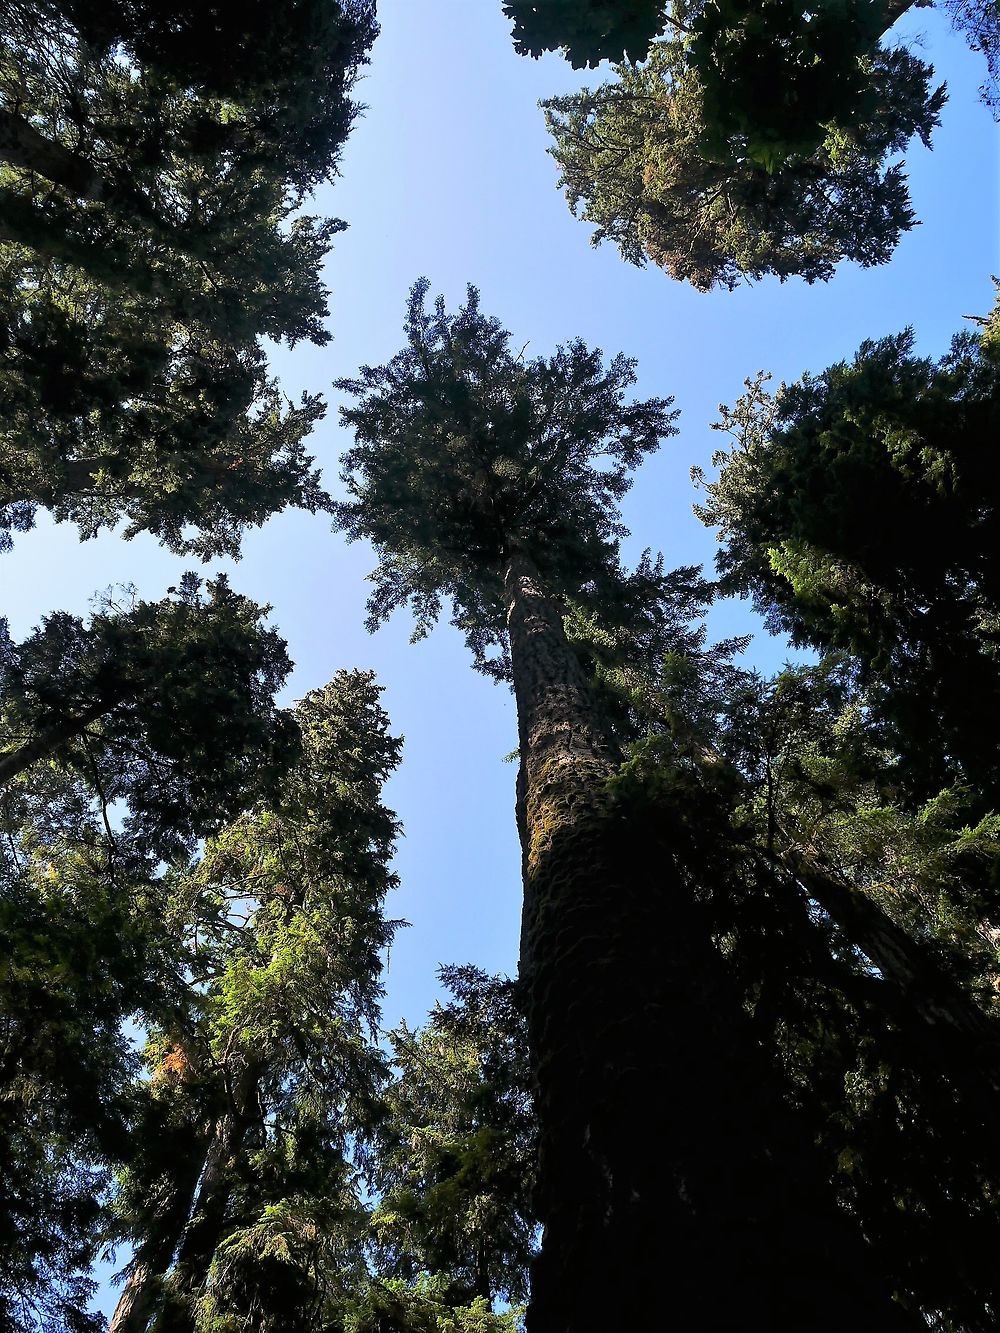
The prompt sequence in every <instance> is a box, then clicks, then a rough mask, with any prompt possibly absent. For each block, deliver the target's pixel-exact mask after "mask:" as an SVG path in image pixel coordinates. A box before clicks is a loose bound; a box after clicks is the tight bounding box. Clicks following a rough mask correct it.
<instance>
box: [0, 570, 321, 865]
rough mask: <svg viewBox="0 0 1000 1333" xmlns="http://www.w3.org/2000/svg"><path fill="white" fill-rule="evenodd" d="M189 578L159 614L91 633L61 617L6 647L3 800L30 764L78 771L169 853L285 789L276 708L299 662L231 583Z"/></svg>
mask: <svg viewBox="0 0 1000 1333" xmlns="http://www.w3.org/2000/svg"><path fill="white" fill-rule="evenodd" d="M200 583H201V581H200V579H198V578H197V577H196V576H194V575H185V576H184V578H183V580H182V581H181V583H180V585H179V590H178V591H177V592H176V594H175V595H174V596H172V597H167V598H165V599H164V600H163V601H162V602H133V603H132V604H131V605H129V604H128V601H129V597H128V594H127V593H126V602H125V604H124V605H117V606H116V605H114V604H113V603H108V604H107V605H106V606H105V607H104V608H103V609H102V610H99V611H98V612H97V613H96V614H95V615H93V616H92V617H91V619H90V621H89V623H87V624H85V623H84V622H83V621H82V620H81V619H80V618H79V617H78V616H71V615H67V614H66V613H65V612H57V613H56V614H54V615H51V616H48V617H46V618H45V620H44V621H43V624H42V626H41V628H40V629H37V630H35V631H34V632H33V633H32V634H31V635H29V636H28V638H27V639H26V640H25V641H24V642H23V643H21V644H14V643H12V642H11V640H10V638H9V636H7V634H6V628H5V627H4V638H3V640H2V643H0V648H2V656H0V719H2V728H3V739H4V752H3V753H2V754H0V788H2V787H5V786H9V784H10V783H11V782H12V781H14V780H15V779H16V778H17V776H18V775H19V774H22V773H25V772H26V771H27V770H30V769H31V767H32V766H33V765H37V764H42V763H49V764H57V765H60V766H63V767H65V768H67V769H70V770H72V771H75V772H76V773H78V774H79V775H81V777H82V778H83V780H84V782H86V783H88V784H90V785H91V786H92V787H93V789H94V790H95V791H96V792H97V794H98V795H99V797H100V800H101V803H102V806H103V808H104V809H105V811H107V809H108V807H109V806H110V805H111V803H112V802H114V801H118V800H122V801H124V802H125V803H126V804H127V806H128V809H129V812H130V813H129V816H128V827H129V830H130V832H131V833H132V834H133V835H139V834H141V835H142V836H144V837H145V838H146V839H147V840H149V841H150V843H151V844H152V845H155V846H157V847H159V848H160V849H161V850H164V851H165V850H167V849H168V848H170V847H171V846H172V845H175V844H176V842H177V840H178V839H179V840H180V841H181V843H182V844H183V842H184V841H186V840H188V839H191V838H197V837H199V836H202V835H203V834H204V832H205V830H206V829H207V828H209V827H211V826H212V825H213V823H215V824H218V823H219V822H221V821H222V820H224V819H225V818H226V817H227V816H231V815H233V814H234V813H236V812H238V811H239V810H240V809H241V808H242V806H243V804H244V803H245V801H246V799H247V795H248V793H250V794H251V795H252V794H254V793H257V792H260V791H262V790H264V791H266V790H268V789H269V788H272V789H273V788H274V787H275V786H276V785H277V784H278V782H279V780H280V779H281V778H282V776H283V775H284V772H285V770H286V769H287V767H288V764H289V762H290V761H291V759H292V758H293V756H294V754H295V747H296V743H297V729H296V727H295V725H294V723H293V722H292V721H291V719H290V718H289V717H288V715H287V714H286V713H284V712H281V711H279V710H277V709H276V708H275V705H274V695H275V692H276V691H277V690H278V688H279V687H280V685H281V684H282V682H283V681H284V679H285V677H286V676H287V674H288V672H289V670H290V669H291V663H290V662H289V660H288V656H287V653H286V651H285V644H284V641H283V640H282V639H281V638H280V637H279V635H278V634H277V632H276V631H275V630H273V629H266V628H264V627H263V625H262V623H261V622H262V621H263V619H264V616H265V615H266V611H265V610H264V609H263V608H261V607H259V606H258V605H257V604H256V603H254V602H252V601H250V600H249V599H248V598H246V597H243V596H241V595H239V594H237V593H234V592H233V591H232V590H231V589H230V588H229V586H228V584H227V582H226V580H225V577H224V576H220V577H219V578H218V579H216V580H215V581H214V582H212V583H210V584H209V585H208V589H207V592H208V595H207V597H204V596H203V595H202V593H201V592H200Z"/></svg>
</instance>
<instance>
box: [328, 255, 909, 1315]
mask: <svg viewBox="0 0 1000 1333" xmlns="http://www.w3.org/2000/svg"><path fill="white" fill-rule="evenodd" d="M426 290H427V284H426V282H424V281H422V282H419V283H418V284H417V285H416V286H415V288H414V290H413V292H412V294H411V298H410V304H409V311H408V318H407V324H406V332H407V338H408V346H407V347H406V348H405V349H404V350H403V351H401V352H400V353H398V354H397V356H396V357H395V358H393V360H392V361H390V362H389V363H388V364H387V365H385V366H381V367H374V368H372V367H366V368H364V369H363V370H362V371H361V373H360V375H359V377H358V378H357V379H356V380H350V381H344V382H342V383H341V384H340V386H339V387H340V388H342V389H346V390H348V391H350V392H353V393H354V394H356V395H357V397H358V399H359V401H358V403H357V405H356V406H351V407H347V408H345V409H344V410H343V417H344V420H345V422H346V423H347V424H348V425H350V426H352V427H353V428H354V431H355V436H356V441H357V442H356V444H355V446H354V448H353V449H351V450H350V451H349V452H348V453H347V454H346V456H345V460H344V480H345V483H346V485H347V487H348V495H349V498H348V499H347V500H345V501H344V502H342V503H341V504H340V505H339V506H338V509H337V516H338V521H339V523H340V525H341V527H342V528H343V529H344V530H346V531H347V533H348V535H349V536H351V537H354V538H357V537H362V536H363V537H367V538H369V539H371V540H372V541H373V542H374V544H375V546H376V549H377V550H378V553H379V556H380V560H381V563H380V565H379V568H378V569H377V571H376V573H375V574H374V576H373V578H374V582H375V591H374V593H373V595H372V599H371V602H370V612H371V623H372V625H376V624H377V623H378V622H379V621H380V620H382V619H383V618H384V617H385V616H386V615H388V614H389V613H390V612H391V611H392V610H393V609H394V608H396V607H398V606H402V605H404V604H406V603H410V604H412V605H413V607H414V608H415V611H416V614H417V618H418V619H417V633H418V634H420V633H422V632H426V630H427V629H428V628H429V626H430V624H431V623H432V622H433V620H434V619H435V617H436V616H437V615H438V613H439V612H440V610H441V609H442V604H443V601H444V599H445V598H448V599H449V600H450V601H451V604H452V607H453V621H454V623H455V624H456V625H457V626H459V627H460V628H461V629H462V630H463V631H464V632H465V634H466V637H467V640H468V642H469V644H470V647H471V648H472V650H473V653H474V656H475V658H476V661H477V663H478V664H480V665H481V666H483V667H485V668H486V669H487V670H489V671H491V672H493V673H494V674H503V673H504V667H505V663H506V661H508V660H509V671H510V676H511V678H512V681H513V686H514V693H515V697H516V700H517V707H518V728H519V737H520V754H521V776H520V780H519V796H518V816H519V827H520V831H521V837H522V848H523V868H524V888H525V904H524V916H523V926H522V946H521V981H522V984H523V986H524V994H525V1007H526V1013H527V1021H528V1031H529V1041H530V1046H531V1052H532V1066H533V1076H534V1079H535V1087H536V1095H537V1107H538V1117H539V1188H538V1195H537V1202H538V1214H539V1218H540V1221H541V1222H542V1223H543V1225H544V1227H545V1234H544V1240H543V1244H542V1249H541V1254H540V1257H539V1260H538V1262H537V1263H536V1265H535V1269H534V1273H533V1282H532V1294H531V1303H530V1305H529V1309H528V1327H529V1329H531V1330H532V1333H538V1331H541V1330H556V1329H558V1330H565V1329H570V1328H572V1329H573V1330H575V1331H579V1330H587V1329H595V1330H596V1329H598V1328H601V1329H604V1328H606V1327H608V1326H609V1324H615V1323H620V1322H622V1321H623V1320H624V1321H625V1322H630V1321H632V1320H633V1319H634V1320H639V1319H648V1317H649V1311H650V1310H651V1309H655V1308H657V1307H658V1303H659V1300H660V1298H661V1297H662V1293H663V1286H664V1281H665V1280H666V1281H667V1282H668V1285H669V1290H670V1300H671V1308H672V1313H673V1315H674V1316H675V1317H676V1318H677V1319H678V1321H679V1322H685V1321H687V1322H693V1323H694V1324H699V1323H701V1324H704V1323H706V1322H711V1323H712V1325H713V1326H714V1327H717V1328H733V1329H735V1328H741V1329H747V1328H751V1327H760V1328H761V1329H763V1328H769V1329H773V1328H774V1327H775V1326H776V1324H781V1323H789V1322H792V1323H794V1322H796V1321H797V1322H798V1323H799V1325H800V1326H808V1327H810V1328H813V1329H820V1328H825V1327H829V1328H831V1329H833V1328H841V1327H842V1326H843V1324H844V1322H845V1320H847V1319H848V1318H850V1320H851V1321H852V1322H853V1323H854V1324H855V1325H857V1326H861V1327H867V1328H872V1329H875V1328H879V1329H886V1328H889V1327H896V1326H898V1327H900V1328H904V1327H918V1326H919V1325H918V1324H917V1323H914V1321H913V1320H912V1319H910V1318H909V1317H908V1316H907V1315H906V1314H905V1313H904V1311H903V1310H902V1308H901V1307H899V1306H898V1305H894V1304H892V1303H891V1302H890V1301H889V1299H888V1296H889V1293H888V1289H887V1288H885V1287H883V1284H882V1282H881V1280H880V1277H879V1275H878V1274H877V1273H876V1272H873V1271H872V1269H871V1267H870V1264H869V1261H868V1259H867V1257H866V1255H865V1254H864V1252H863V1247H862V1245H861V1242H860V1238H859V1237H858V1236H856V1235H854V1234H853V1233H852V1229H851V1224H850V1223H849V1222H848V1221H847V1219H846V1218H842V1217H840V1216H839V1215H838V1214H837V1213H836V1212H835V1211H834V1209H833V1207H832V1205H831V1203H830V1200H829V1199H828V1197H827V1181H826V1179H825V1178H824V1172H823V1169H822V1166H821V1164H819V1163H818V1162H817V1160H816V1159H815V1158H814V1157H813V1155H812V1145H811V1144H810V1142H809V1138H808V1130H807V1129H806V1128H805V1127H803V1126H800V1125H799V1124H797V1123H796V1121H795V1119H794V1117H793V1116H791V1115H790V1114H789V1111H788V1109H787V1107H786V1106H785V1105H784V1103H783V1099H782V1090H781V1084H780V1081H779V1080H778V1078H777V1077H776V1075H775V1073H774V1071H773V1069H772V1068H771V1067H770V1065H769V1061H768V1060H767V1058H766V1057H765V1056H764V1055H763V1053H762V1052H761V1051H760V1049H759V1048H758V1047H757V1046H756V1044H755V1040H754V1036H753V1033H752V1030H751V1028H750V1025H749V1024H748V1022H747V1021H746V1018H745V1015H744V1013H743V1010H742V1008H741V1004H740V1000H739V997H738V994H737V992H736V990H735V989H734V988H733V986H732V984H731V981H730V977H729V975H728V973H727V970H726V968H725V965H724V964H723V962H722V960H721V958H720V957H719V955H718V954H717V953H716V951H715V948H714V946H713V944H712V940H711V923H710V920H709V918H708V915H707V914H706V912H705V909H704V905H703V903H700V902H699V901H698V888H699V886H697V884H696V883H695V882H692V881H693V879H694V876H693V875H692V874H691V873H690V871H689V869H688V867H686V866H685V864H684V861H683V856H682V854H681V848H680V847H679V846H671V843H670V836H669V831H668V832H667V834H666V836H664V835H663V834H661V833H660V832H659V831H657V830H655V829H654V828H653V826H652V825H651V824H650V823H649V822H648V821H644V820H643V818H642V816H641V813H639V812H637V811H636V809H635V803H634V802H620V801H618V800H616V798H615V795H614V792H613V786H612V780H613V779H614V777H615V774H616V772H617V769H618V767H619V764H620V761H621V757H622V756H621V752H620V749H619V747H618V746H617V744H616V742H615V740H614V737H613V735H612V733H611V729H610V727H609V725H608V722H607V721H606V719H605V717H604V716H603V715H602V712H601V710H600V708H599V707H598V706H597V705H596V703H595V698H594V694H593V692H592V690H591V687H590V683H589V681H588V679H587V676H586V674H585V672H584V669H583V667H582V665H581V662H580V659H579V657H578V656H577V655H576V653H575V652H574V650H573V648H572V647H571V646H570V644H569V642H568V640H567V638H566V635H565V631H564V626H563V602H564V600H566V601H569V600H572V601H574V602H576V603H577V604H578V606H579V607H580V608H582V609H583V610H588V609H589V610H591V611H592V612H595V613H599V608H600V604H601V599H602V596H603V595H605V594H606V593H610V595H611V597H612V601H613V602H614V599H615V597H616V596H620V593H621V588H622V585H623V581H624V580H623V574H622V571H621V569H620V566H619V561H618V539H619V537H620V535H621V532H622V529H621V526H620V522H619V518H618V512H617V500H618V499H619V498H620V496H621V495H622V494H623V493H624V492H625V490H626V489H627V487H628V485H629V478H628V472H629V470H630V469H631V468H632V467H634V466H635V464H637V463H638V462H639V461H640V459H641V457H642V456H643V454H644V453H646V452H648V451H649V450H651V449H653V448H655V447H656V445H657V443H658V441H659V440H660V439H661V438H662V437H663V436H664V435H666V434H668V433H670V431H671V429H672V427H671V420H672V414H671V412H670V411H669V403H668V402H666V401H664V400H658V399H653V400H649V401H646V402H639V403H633V404H626V402H625V393H626V391H627V389H628V387H629V386H630V385H631V383H632V382H633V380H634V368H633V366H632V364H631V363H630V362H628V361H626V360H625V359H624V358H621V357H619V358H616V359H615V360H613V361H612V362H611V363H610V365H609V366H608V367H605V366H604V365H603V364H602V362H601V358H600V354H599V353H597V352H593V351H590V350H589V349H587V348H586V347H585V346H584V345H583V344H582V343H580V342H574V343H571V344H569V345H568V346H566V347H564V348H561V349H559V350H558V351H557V352H556V353H555V355H554V356H552V357H550V358H537V359H535V360H532V361H527V360H524V359H523V358H521V357H518V356H516V355H515V354H514V353H513V352H511V350H510V348H509V342H508V335H507V334H506V332H505V331H504V330H503V329H502V328H501V326H500V325H499V324H498V322H497V321H496V320H493V319H489V318H487V317H485V316H484V315H482V314H481V313H480V311H479V306H478V297H477V294H476V293H475V291H474V290H470V293H469V298H468V300H467V302H466V304H465V305H464V306H463V307H462V309H461V310H460V311H459V313H458V314H457V315H455V316H449V315H448V314H447V313H446V311H445V307H444V304H443V301H442V300H439V301H438V302H437V304H436V306H435V308H434V310H433V311H431V312H428V311H427V310H426V309H425V308H424V298H425V295H426ZM508 648H509V658H508V657H507V651H508ZM806 1232H808V1235H809V1242H808V1249H809V1252H810V1253H809V1256H808V1258H807V1256H806V1253H805V1250H803V1249H802V1244H803V1235H804V1234H805V1233H806ZM779 1256H780V1258H779ZM820 1256H821V1257H820ZM720 1264H721V1265H722V1266H723V1267H724V1271H725V1279H726V1280H725V1283H724V1284H720V1283H719V1281H718V1274H719V1271H720ZM665 1265H667V1268H666V1271H665ZM707 1292H710V1295H708V1296H707V1295H706V1293H707ZM706 1300H707V1301H708V1303H709V1305H710V1309H708V1310H706Z"/></svg>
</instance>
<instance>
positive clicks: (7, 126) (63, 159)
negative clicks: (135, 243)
mask: <svg viewBox="0 0 1000 1333" xmlns="http://www.w3.org/2000/svg"><path fill="white" fill-rule="evenodd" d="M0 159H3V160H4V161H6V162H9V163H10V164H11V166H14V167H19V168H20V169H21V170H22V171H30V172H33V173H34V174H35V175H38V176H42V177H43V178H44V179H45V180H47V181H51V183H52V184H53V185H58V186H60V187H61V188H62V189H64V190H65V191H66V193H67V194H68V195H70V196H71V197H72V198H74V199H82V200H84V201H86V202H94V203H102V204H108V205H111V206H114V207H117V208H120V209H123V210H125V211H127V212H129V213H132V214H133V215H134V216H135V217H136V218H138V219H141V220H142V221H143V222H147V223H152V224H154V225H159V224H158V219H157V216H156V210H155V209H154V208H153V206H152V204H151V203H150V201H149V200H148V199H147V198H146V196H145V195H144V194H143V193H142V191H141V190H138V189H137V188H136V187H135V186H134V185H132V184H129V183H125V184H123V183H121V182H120V181H115V180H113V179H109V178H108V177H107V176H105V175H104V174H103V173H102V172H101V171H100V170H98V168H97V167H95V166H94V164H93V163H92V162H91V161H89V160H88V159H87V158H85V157H84V156H83V155H82V154H81V153H75V152H73V150H72V149H71V148H67V147H66V146H65V144H61V143H60V142H59V141H58V139H50V138H48V136H46V135H44V134H41V133H39V131H38V130H36V129H35V127H34V125H32V124H31V122H30V121H29V120H25V119H24V117H23V116H18V115H16V114H15V113H14V112H11V111H5V110H3V109H2V108H0Z"/></svg>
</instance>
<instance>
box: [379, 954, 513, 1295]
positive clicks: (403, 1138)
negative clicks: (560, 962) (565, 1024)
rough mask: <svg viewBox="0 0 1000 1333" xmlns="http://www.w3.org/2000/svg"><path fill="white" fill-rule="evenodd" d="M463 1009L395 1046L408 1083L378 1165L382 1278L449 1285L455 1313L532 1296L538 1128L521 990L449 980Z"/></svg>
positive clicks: (441, 1015)
mask: <svg viewBox="0 0 1000 1333" xmlns="http://www.w3.org/2000/svg"><path fill="white" fill-rule="evenodd" d="M442 979H443V980H444V982H445V984H446V985H447V986H448V988H449V989H450V990H451V991H452V994H453V995H454V996H455V999H454V1000H453V1001H451V1002H450V1003H449V1004H448V1005H447V1006H445V1007H441V1006H438V1007H437V1008H436V1009H435V1010H434V1011H433V1013H432V1014H431V1016H430V1021H429V1022H428V1023H427V1024H426V1025H425V1026H424V1027H423V1028H422V1029H420V1030H419V1031H417V1032H412V1031H411V1030H410V1029H409V1028H408V1027H407V1026H406V1024H405V1023H404V1024H402V1025H401V1026H400V1027H399V1028H397V1029H396V1030H395V1031H394V1032H392V1033H390V1034H389V1040H390V1042H391V1043H392V1049H393V1061H394V1064H395V1067H396V1071H397V1072H396V1077H395V1079H394V1081H393V1083H392V1084H391V1086H390V1088H389V1089H388V1094H387V1096H388V1106H389V1116H388V1120H387V1123H386V1126H385V1128H384V1130H383V1134H382V1139H383V1142H382V1145H381V1146H380V1150H379V1152H378V1153H377V1155H376V1159H375V1166H376V1170H375V1180H376V1185H377V1188H378V1193H379V1204H378V1207H377V1208H376V1210H375V1213H374V1215H373V1218H372V1228H373V1233H374V1236H375V1240H376V1245H377V1253H378V1257H379V1263H378V1268H379V1272H380V1273H381V1274H382V1275H383V1276H384V1277H388V1278H390V1279H393V1278H404V1279H406V1280H407V1281H410V1282H412V1281H414V1280H415V1279H419V1277H420V1275H421V1274H423V1275H424V1276H426V1275H428V1274H438V1276H439V1281H440V1282H441V1283H442V1284H443V1291H444V1292H446V1293H447V1295H448V1299H449V1300H450V1301H451V1302H452V1303H453V1304H455V1305H464V1304H466V1303H467V1302H470V1301H473V1300H476V1299H478V1300H482V1301H485V1302H487V1306H488V1308H492V1303H493V1301H494V1300H495V1299H496V1298H497V1297H502V1298H503V1299H504V1300H506V1301H509V1302H517V1301H522V1300H524V1299H525V1298H526V1296H527V1270H528V1264H529V1261H530V1258H531V1255H532V1253H533V1250H534V1231H535V1222H534V1218H533V1216H532V1213H531V1197H532V1190H533V1184H534V1174H535V1162H534V1157H535V1151H536V1147H535V1126H534V1117H533V1112H532V1105H531V1095H530V1079H529V1072H528V1052H527V1036H526V1033H525V1031H524V1021H523V1018H522V1015H521V1014H520V1012H519V1010H518V1007H517V997H516V994H515V989H514V986H513V984H512V983H511V982H505V981H498V980H496V979H493V978H490V977H487V976H485V975H484V974H483V973H481V972H479V971H478V970H477V969H475V968H470V967H466V968H443V969H442Z"/></svg>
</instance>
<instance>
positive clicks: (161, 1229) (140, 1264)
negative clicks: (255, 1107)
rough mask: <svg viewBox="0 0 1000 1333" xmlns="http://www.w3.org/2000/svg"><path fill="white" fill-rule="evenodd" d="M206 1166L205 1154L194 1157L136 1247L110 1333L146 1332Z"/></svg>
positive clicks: (109, 1329)
mask: <svg viewBox="0 0 1000 1333" xmlns="http://www.w3.org/2000/svg"><path fill="white" fill-rule="evenodd" d="M204 1165H205V1158H204V1155H202V1156H193V1157H192V1158H191V1160H190V1161H189V1162H188V1165H187V1169H186V1171H185V1172H184V1173H183V1174H182V1176H181V1178H180V1179H179V1180H178V1181H177V1184H176V1186H175V1189H174V1191H173V1193H172V1194H171V1197H170V1201H169V1203H168V1205H167V1207H166V1208H165V1209H164V1210H163V1212H162V1213H161V1215H160V1216H159V1217H158V1218H157V1220H156V1224H155V1230H154V1231H153V1234H151V1235H149V1236H147V1238H146V1240H145V1241H143V1243H142V1244H141V1245H140V1246H139V1248H138V1249H137V1250H136V1253H135V1256H134V1257H133V1260H132V1263H131V1264H130V1265H129V1271H128V1278H127V1279H126V1281H125V1285H124V1287H123V1288H122V1294H121V1298H120V1299H119V1301H118V1304H117V1306H116V1307H115V1312H114V1314H113V1315H112V1317H111V1321H110V1323H109V1324H108V1333H145V1330H146V1329H147V1328H148V1327H149V1321H150V1319H151V1318H152V1316H153V1312H154V1309H155V1307H156V1302H157V1299H158V1297H159V1295H160V1292H161V1291H162V1289H163V1277H164V1274H165V1273H166V1272H167V1271H168V1270H169V1268H170V1265H171V1262H172V1260H173V1257H174V1252H175V1251H176V1249H177V1242H178V1240H179V1239H180V1237H181V1235H182V1234H183V1232H184V1227H185V1225H186V1224H187V1221H188V1219H189V1217H190V1216H191V1207H192V1204H193V1202H194V1195H195V1190H196V1189H197V1188H198V1180H199V1178H200V1176H201V1174H202V1171H203V1169H204Z"/></svg>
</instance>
